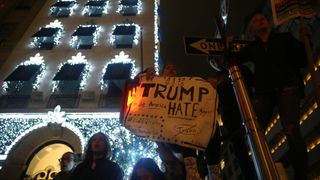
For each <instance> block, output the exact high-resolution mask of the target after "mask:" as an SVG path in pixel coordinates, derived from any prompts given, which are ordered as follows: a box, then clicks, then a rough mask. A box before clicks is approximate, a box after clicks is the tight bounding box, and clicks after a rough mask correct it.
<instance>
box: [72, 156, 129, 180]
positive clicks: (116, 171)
mask: <svg viewBox="0 0 320 180" xmlns="http://www.w3.org/2000/svg"><path fill="white" fill-rule="evenodd" d="M70 179H71V180H122V179H123V171H122V169H121V168H120V166H119V165H118V164H116V163H114V162H112V161H110V160H108V159H99V160H97V161H96V168H95V169H91V163H88V162H83V163H80V164H79V165H78V166H77V167H76V168H75V170H74V171H73V172H72V174H71V177H70Z"/></svg>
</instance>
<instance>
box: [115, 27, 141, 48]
mask: <svg viewBox="0 0 320 180" xmlns="http://www.w3.org/2000/svg"><path fill="white" fill-rule="evenodd" d="M117 26H135V27H136V31H135V33H134V37H133V43H134V44H135V45H137V44H138V42H139V38H140V33H141V28H140V26H139V25H137V24H134V23H125V24H117V25H113V27H112V32H114V30H115V29H116V28H117ZM115 36H116V35H113V34H112V33H111V34H110V43H111V44H114V43H115V40H116V38H115Z"/></svg>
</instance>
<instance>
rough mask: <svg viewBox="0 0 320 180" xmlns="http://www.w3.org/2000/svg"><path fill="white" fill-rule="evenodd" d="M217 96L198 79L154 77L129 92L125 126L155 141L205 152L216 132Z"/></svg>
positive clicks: (205, 83) (125, 110)
mask: <svg viewBox="0 0 320 180" xmlns="http://www.w3.org/2000/svg"><path fill="white" fill-rule="evenodd" d="M217 107H218V96H217V93H216V90H215V89H214V88H213V87H212V86H211V84H209V83H208V82H207V81H205V80H203V79H201V78H198V77H154V78H153V79H152V80H149V81H147V80H144V81H142V82H140V83H139V84H138V85H137V86H135V87H133V88H131V90H129V92H128V96H127V102H126V107H125V108H124V109H123V111H124V112H123V115H122V118H123V123H124V126H125V127H126V128H127V129H129V130H130V131H131V132H133V133H134V134H136V135H138V136H141V137H145V138H148V139H151V140H155V141H161V142H168V143H173V144H178V145H181V146H185V147H190V148H194V149H199V150H204V149H205V148H206V147H207V145H208V142H209V140H210V138H211V137H212V135H213V133H214V131H215V125H216V120H217V115H218V113H217Z"/></svg>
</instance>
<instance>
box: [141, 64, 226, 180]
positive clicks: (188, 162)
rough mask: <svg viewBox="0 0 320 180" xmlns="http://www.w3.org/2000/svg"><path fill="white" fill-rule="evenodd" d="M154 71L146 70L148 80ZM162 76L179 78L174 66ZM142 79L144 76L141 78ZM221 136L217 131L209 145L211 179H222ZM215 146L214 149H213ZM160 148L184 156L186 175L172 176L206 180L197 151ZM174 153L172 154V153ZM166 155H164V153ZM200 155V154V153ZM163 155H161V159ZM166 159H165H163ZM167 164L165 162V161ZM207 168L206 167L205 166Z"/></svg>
mask: <svg viewBox="0 0 320 180" xmlns="http://www.w3.org/2000/svg"><path fill="white" fill-rule="evenodd" d="M153 72H154V71H152V70H145V74H146V77H145V78H146V79H152V77H153V76H154V73H153ZM162 76H163V77H175V76H177V69H176V67H175V66H174V65H172V64H168V65H166V66H165V67H164V68H163V71H162ZM141 77H142V76H141ZM219 137H220V134H219V130H216V133H215V134H214V136H213V138H212V140H211V142H210V143H209V145H210V146H211V147H208V148H209V149H210V152H209V151H207V153H206V154H207V156H208V157H207V158H206V159H207V163H208V164H207V165H208V171H209V174H210V177H214V178H215V179H219V178H220V174H219V173H220V168H217V167H220V166H219V165H218V164H219V162H220V138H219ZM213 146H214V147H213ZM158 148H159V149H162V151H166V152H170V151H173V152H175V153H180V154H182V156H183V158H182V160H183V164H184V168H185V169H184V171H183V172H184V173H185V175H183V176H182V174H181V173H180V171H178V172H179V173H177V174H174V173H169V174H171V176H173V177H176V178H175V179H177V178H178V179H179V178H181V177H185V178H184V179H192V180H197V179H199V180H200V179H204V177H205V175H206V174H207V170H205V171H204V170H203V169H204V168H206V167H204V168H203V167H202V166H199V164H200V163H199V159H201V158H202V157H201V156H198V155H197V151H196V150H194V149H191V148H186V147H182V146H179V145H175V144H170V143H158ZM160 152H161V151H160ZM171 153H172V152H171ZM163 154H164V153H163ZM199 154H200V153H199ZM162 156H163V155H161V154H160V158H161V157H162ZM162 159H164V158H162ZM164 162H165V161H164ZM168 164H169V163H167V165H166V166H167V167H169V166H170V165H168ZM204 166H205V165H204ZM171 167H174V168H176V169H177V170H178V169H179V163H175V164H174V166H171ZM167 169H168V171H170V169H171V168H167Z"/></svg>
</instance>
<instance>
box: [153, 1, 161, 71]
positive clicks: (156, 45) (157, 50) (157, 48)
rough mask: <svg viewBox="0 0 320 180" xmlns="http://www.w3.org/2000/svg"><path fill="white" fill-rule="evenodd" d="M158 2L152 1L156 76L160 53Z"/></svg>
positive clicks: (158, 69) (158, 68)
mask: <svg viewBox="0 0 320 180" xmlns="http://www.w3.org/2000/svg"><path fill="white" fill-rule="evenodd" d="M159 4H160V2H159V0H155V1H154V70H155V71H156V74H157V75H159V73H160V67H159V53H160V42H159V36H158V33H159V26H160V17H159V14H158V8H159Z"/></svg>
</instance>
